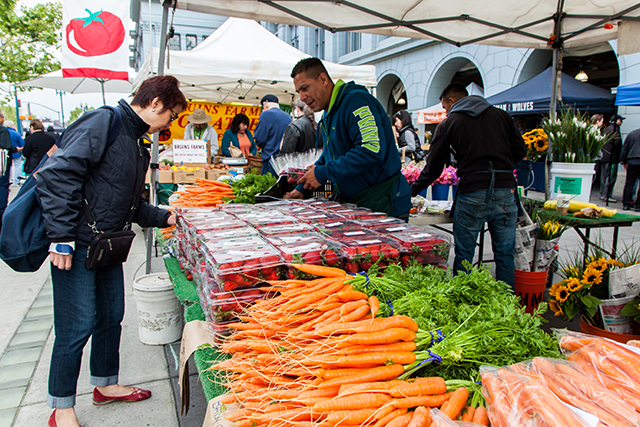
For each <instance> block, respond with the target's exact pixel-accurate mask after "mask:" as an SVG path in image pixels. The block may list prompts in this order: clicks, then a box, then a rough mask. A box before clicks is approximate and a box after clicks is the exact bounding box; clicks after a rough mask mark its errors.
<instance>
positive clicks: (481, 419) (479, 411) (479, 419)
mask: <svg viewBox="0 0 640 427" xmlns="http://www.w3.org/2000/svg"><path fill="white" fill-rule="evenodd" d="M471 422H472V423H475V424H480V425H483V426H488V425H489V415H488V414H487V408H485V407H484V406H478V407H477V408H476V410H475V412H474V413H473V420H472V421H471Z"/></svg>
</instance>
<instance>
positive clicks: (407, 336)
mask: <svg viewBox="0 0 640 427" xmlns="http://www.w3.org/2000/svg"><path fill="white" fill-rule="evenodd" d="M415 340H416V333H415V332H414V331H412V330H410V329H407V328H388V329H384V330H381V331H378V332H371V333H357V334H351V335H348V336H346V337H345V338H344V342H345V343H348V344H360V345H374V344H393V343H397V342H398V341H405V342H411V341H415Z"/></svg>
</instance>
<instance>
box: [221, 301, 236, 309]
mask: <svg viewBox="0 0 640 427" xmlns="http://www.w3.org/2000/svg"><path fill="white" fill-rule="evenodd" d="M220 309H221V310H222V311H231V310H233V303H230V302H227V303H224V304H221V305H220Z"/></svg>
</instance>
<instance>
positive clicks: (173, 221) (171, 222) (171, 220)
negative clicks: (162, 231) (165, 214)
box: [167, 215, 176, 225]
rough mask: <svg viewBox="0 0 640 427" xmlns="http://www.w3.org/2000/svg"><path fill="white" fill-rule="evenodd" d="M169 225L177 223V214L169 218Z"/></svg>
mask: <svg viewBox="0 0 640 427" xmlns="http://www.w3.org/2000/svg"><path fill="white" fill-rule="evenodd" d="M167 225H176V216H175V215H171V216H169V218H167Z"/></svg>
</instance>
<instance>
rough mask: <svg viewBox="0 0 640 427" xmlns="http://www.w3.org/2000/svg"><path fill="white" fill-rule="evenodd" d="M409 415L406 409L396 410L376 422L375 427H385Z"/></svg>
mask: <svg viewBox="0 0 640 427" xmlns="http://www.w3.org/2000/svg"><path fill="white" fill-rule="evenodd" d="M406 413H407V409H406V408H400V409H396V410H394V411H393V412H391V413H389V414H388V415H385V416H384V417H382V418H380V419H379V420H378V422H376V423H375V424H374V425H373V427H383V426H386V425H388V423H389V422H390V421H392V420H394V419H396V418H398V417H400V416H402V415H404V414H406Z"/></svg>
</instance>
